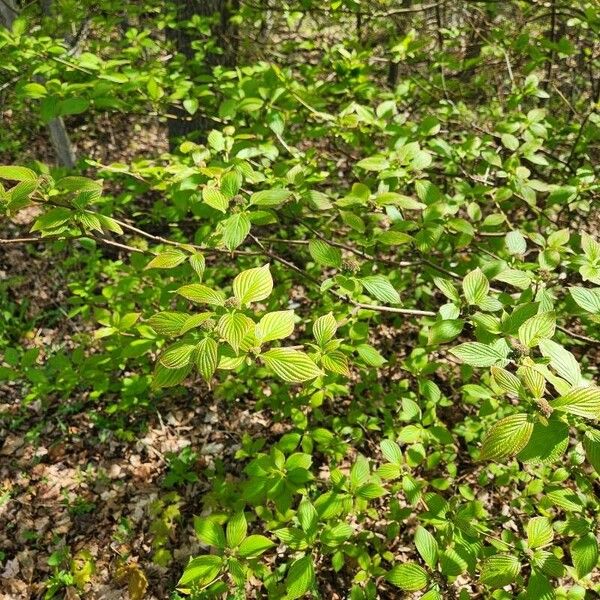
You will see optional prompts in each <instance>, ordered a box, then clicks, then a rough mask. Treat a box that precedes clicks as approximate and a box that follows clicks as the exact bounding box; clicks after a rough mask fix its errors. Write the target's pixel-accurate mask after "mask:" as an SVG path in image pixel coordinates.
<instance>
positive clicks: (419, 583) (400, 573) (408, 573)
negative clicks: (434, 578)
mask: <svg viewBox="0 0 600 600" xmlns="http://www.w3.org/2000/svg"><path fill="white" fill-rule="evenodd" d="M385 578H386V579H387V581H389V582H390V583H391V584H392V585H395V586H396V587H398V588H400V589H401V590H404V591H405V592H417V591H418V590H422V589H423V588H424V587H425V586H426V585H427V583H428V582H429V575H428V574H427V571H425V569H424V568H423V567H420V566H419V565H417V564H415V563H411V562H407V563H404V564H403V565H396V566H395V567H394V568H393V569H392V570H391V571H388V572H387V574H386V576H385Z"/></svg>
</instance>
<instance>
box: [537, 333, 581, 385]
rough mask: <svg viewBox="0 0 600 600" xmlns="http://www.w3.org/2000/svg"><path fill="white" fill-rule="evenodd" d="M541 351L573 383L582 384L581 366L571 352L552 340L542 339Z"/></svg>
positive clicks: (562, 375)
mask: <svg viewBox="0 0 600 600" xmlns="http://www.w3.org/2000/svg"><path fill="white" fill-rule="evenodd" d="M539 348H540V351H541V353H542V354H543V355H544V356H545V357H546V358H549V359H550V366H551V367H552V368H553V369H554V370H555V371H556V372H557V373H558V375H560V377H562V378H563V379H566V380H567V381H568V382H569V383H570V384H571V385H574V386H578V385H581V383H582V379H581V368H580V367H579V363H578V362H577V359H576V358H575V357H574V356H573V354H572V353H571V352H569V351H568V350H566V349H565V348H563V347H562V346H561V345H560V344H557V343H556V342H553V341H552V340H540V342H539Z"/></svg>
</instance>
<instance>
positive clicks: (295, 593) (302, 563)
mask: <svg viewBox="0 0 600 600" xmlns="http://www.w3.org/2000/svg"><path fill="white" fill-rule="evenodd" d="M314 578H315V568H314V566H313V562H312V556H310V555H307V556H303V557H302V558H299V559H297V560H295V561H294V562H293V563H292V564H291V566H290V570H289V571H288V575H287V577H286V579H285V587H286V591H287V593H286V596H285V598H286V600H296V598H301V597H302V596H304V594H306V592H308V591H309V590H310V589H311V588H312V586H313V581H314Z"/></svg>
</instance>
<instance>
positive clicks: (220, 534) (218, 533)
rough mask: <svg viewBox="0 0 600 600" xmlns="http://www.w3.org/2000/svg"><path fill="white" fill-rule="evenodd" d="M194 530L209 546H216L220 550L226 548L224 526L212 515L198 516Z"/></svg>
mask: <svg viewBox="0 0 600 600" xmlns="http://www.w3.org/2000/svg"><path fill="white" fill-rule="evenodd" d="M194 530H195V531H196V535H197V536H198V539H199V540H200V541H201V542H202V543H203V544H206V545H207V546H215V547H216V548H218V549H219V550H222V549H223V548H225V532H224V531H223V527H221V525H220V524H219V523H217V522H216V521H215V520H214V519H213V518H211V517H204V518H202V517H196V518H195V519H194Z"/></svg>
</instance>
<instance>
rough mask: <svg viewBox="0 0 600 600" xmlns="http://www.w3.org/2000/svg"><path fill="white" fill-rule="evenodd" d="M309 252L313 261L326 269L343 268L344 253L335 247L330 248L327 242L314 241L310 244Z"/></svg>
mask: <svg viewBox="0 0 600 600" xmlns="http://www.w3.org/2000/svg"><path fill="white" fill-rule="evenodd" d="M308 251H309V252H310V255H311V256H312V258H313V260H314V261H315V262H316V263H317V264H319V265H322V266H324V267H336V268H338V269H339V268H340V267H341V266H342V251H341V250H340V249H339V248H336V247H335V246H330V245H329V244H328V243H327V242H325V241H323V240H320V239H314V240H310V242H309V243H308Z"/></svg>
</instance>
